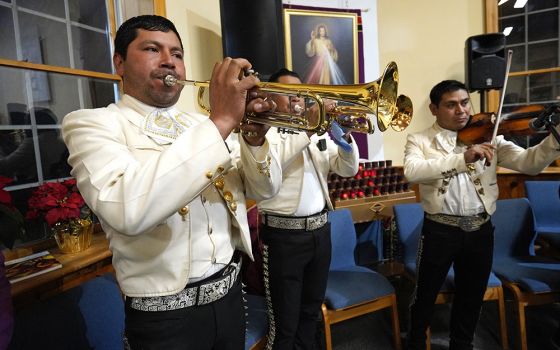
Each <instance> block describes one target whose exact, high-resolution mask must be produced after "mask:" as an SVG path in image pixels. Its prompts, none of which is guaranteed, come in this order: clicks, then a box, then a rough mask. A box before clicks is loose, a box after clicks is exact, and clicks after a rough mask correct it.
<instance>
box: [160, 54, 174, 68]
mask: <svg viewBox="0 0 560 350" xmlns="http://www.w3.org/2000/svg"><path fill="white" fill-rule="evenodd" d="M160 64H161V66H163V67H168V68H175V61H174V56H173V54H172V53H171V52H170V51H167V50H161V62H160Z"/></svg>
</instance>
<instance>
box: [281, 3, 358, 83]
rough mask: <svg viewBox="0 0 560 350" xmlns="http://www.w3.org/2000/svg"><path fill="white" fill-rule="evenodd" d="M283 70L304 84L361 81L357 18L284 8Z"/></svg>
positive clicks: (329, 11) (332, 11)
mask: <svg viewBox="0 0 560 350" xmlns="http://www.w3.org/2000/svg"><path fill="white" fill-rule="evenodd" d="M284 37H285V49H286V67H287V68H288V69H290V70H293V71H295V72H297V73H298V74H299V75H300V76H301V77H302V79H303V83H307V84H326V85H340V84H355V83H358V82H360V80H361V72H360V71H361V69H360V66H361V59H360V57H361V50H360V47H359V46H361V45H359V42H358V14H357V13H355V12H348V11H338V10H336V9H317V10H314V9H313V8H309V7H306V8H292V7H290V8H284Z"/></svg>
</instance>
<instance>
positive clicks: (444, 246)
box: [408, 219, 494, 350]
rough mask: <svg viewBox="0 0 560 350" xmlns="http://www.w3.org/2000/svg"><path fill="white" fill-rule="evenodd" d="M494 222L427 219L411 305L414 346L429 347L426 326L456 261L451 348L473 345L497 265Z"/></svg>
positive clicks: (410, 343)
mask: <svg viewBox="0 0 560 350" xmlns="http://www.w3.org/2000/svg"><path fill="white" fill-rule="evenodd" d="M493 248H494V228H493V227H492V223H491V221H487V222H486V223H484V224H483V225H482V226H481V227H480V229H479V230H478V231H473V232H465V231H463V230H461V229H460V228H458V227H454V226H448V225H444V224H440V223H437V222H434V221H431V220H428V219H424V226H423V228H422V237H421V239H420V243H419V247H418V255H417V272H418V273H417V276H416V277H417V280H416V289H415V293H414V295H413V296H412V302H411V305H410V330H409V334H408V348H409V349H425V348H426V330H427V328H428V327H429V325H430V320H431V317H432V314H433V311H434V303H435V300H436V297H437V294H438V292H439V291H440V288H441V286H442V284H443V282H444V281H445V279H446V277H447V273H448V271H449V268H450V267H451V264H453V269H454V271H455V291H454V292H455V294H454V299H453V306H452V310H451V322H450V342H449V349H452V350H454V349H472V341H473V337H474V331H475V329H476V324H477V322H478V318H479V315H480V310H481V307H482V299H483V297H484V292H485V291H486V287H487V285H488V277H489V275H490V271H491V269H492V253H493Z"/></svg>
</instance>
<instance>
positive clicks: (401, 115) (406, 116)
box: [390, 95, 413, 131]
mask: <svg viewBox="0 0 560 350" xmlns="http://www.w3.org/2000/svg"><path fill="white" fill-rule="evenodd" d="M396 107H397V113H395V115H394V116H393V119H392V120H391V124H390V125H391V128H393V130H395V131H403V130H404V129H406V128H407V127H408V125H409V124H410V122H411V121H412V113H413V107H412V100H411V99H410V98H409V97H408V96H405V95H399V97H398V98H397V103H396Z"/></svg>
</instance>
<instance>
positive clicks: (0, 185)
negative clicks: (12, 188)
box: [0, 176, 24, 248]
mask: <svg viewBox="0 0 560 350" xmlns="http://www.w3.org/2000/svg"><path fill="white" fill-rule="evenodd" d="M12 181H13V179H11V178H9V177H5V176H0V227H1V229H0V243H2V244H4V245H5V246H6V247H8V248H11V247H12V246H13V244H14V241H15V239H16V238H17V237H18V236H19V235H21V234H22V233H23V223H24V222H23V215H21V213H20V212H19V210H17V208H16V207H15V206H14V204H13V202H12V195H11V194H10V192H9V191H7V190H5V189H4V188H5V187H6V186H7V185H9V184H10V183H12Z"/></svg>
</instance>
